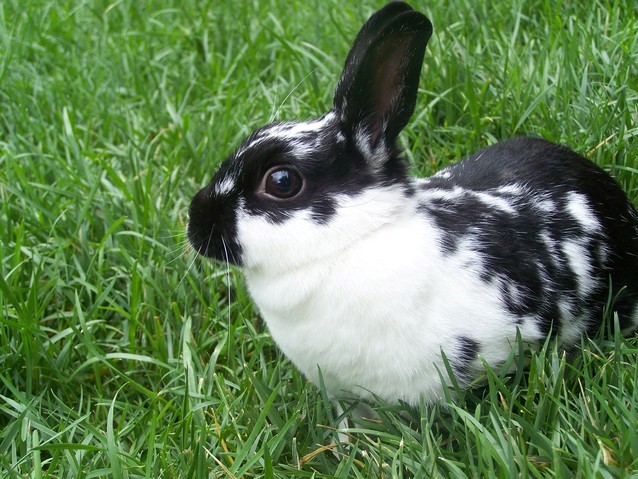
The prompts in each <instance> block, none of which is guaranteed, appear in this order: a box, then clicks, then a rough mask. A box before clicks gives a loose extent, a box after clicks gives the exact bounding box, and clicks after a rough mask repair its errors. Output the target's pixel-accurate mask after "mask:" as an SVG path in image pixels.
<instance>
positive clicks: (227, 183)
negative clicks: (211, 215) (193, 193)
mask: <svg viewBox="0 0 638 479" xmlns="http://www.w3.org/2000/svg"><path fill="white" fill-rule="evenodd" d="M235 181H236V179H235V178H234V177H233V176H232V175H226V176H225V177H224V179H223V180H222V181H220V182H219V183H217V184H215V187H214V191H215V194H216V195H217V196H223V195H227V194H228V193H230V192H231V191H232V190H233V188H234V187H235Z"/></svg>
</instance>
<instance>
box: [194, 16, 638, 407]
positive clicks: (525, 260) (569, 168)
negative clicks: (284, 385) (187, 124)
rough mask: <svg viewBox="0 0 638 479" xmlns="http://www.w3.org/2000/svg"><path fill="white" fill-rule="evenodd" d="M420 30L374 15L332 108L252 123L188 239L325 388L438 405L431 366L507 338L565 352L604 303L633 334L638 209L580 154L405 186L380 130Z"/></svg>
mask: <svg viewBox="0 0 638 479" xmlns="http://www.w3.org/2000/svg"><path fill="white" fill-rule="evenodd" d="M430 32H431V26H430V24H429V21H428V20H427V19H426V18H425V17H424V16H423V15H421V14H419V13H417V12H415V11H414V10H412V9H411V8H410V7H409V6H407V5H406V4H403V3H392V4H389V5H387V6H386V7H384V8H383V9H382V10H380V11H379V12H377V13H376V14H375V15H373V16H372V17H371V19H370V20H369V21H368V22H367V23H366V25H365V26H364V27H363V29H362V30H361V32H360V33H359V36H358V37H357V39H356V40H355V43H354V45H353V47H352V50H351V52H350V54H349V55H348V59H347V60H346V65H345V67H344V72H343V75H342V78H341V81H340V82H339V84H338V86H337V89H336V92H335V100H334V107H333V109H331V110H330V111H329V112H328V113H327V114H325V115H323V116H322V117H320V118H318V119H316V120H313V121H309V122H305V123H279V124H273V125H268V126H266V127H263V128H261V129H259V130H257V131H256V132H255V133H254V134H253V135H251V136H250V137H249V138H248V139H247V140H246V141H245V142H244V144H243V145H242V146H240V147H239V148H238V150H237V151H236V152H235V153H234V154H233V155H231V157H230V158H229V159H228V160H227V161H226V162H225V163H224V164H223V165H222V167H221V168H220V170H219V171H218V172H217V174H216V175H215V177H214V178H213V180H212V181H211V183H210V184H209V185H208V186H206V187H205V188H203V189H202V190H201V191H200V192H199V193H198V194H197V195H196V196H195V198H194V199H193V202H192V204H191V208H190V221H189V226H188V234H189V238H190V240H191V243H192V244H193V246H194V247H195V248H196V249H197V251H198V252H199V253H201V254H203V255H206V256H210V257H214V258H217V259H220V260H224V261H228V262H231V263H234V264H237V265H239V266H241V267H242V268H243V270H244V274H245V278H246V281H247V284H248V287H249V290H250V293H251V296H252V297H253V299H254V300H255V303H256V304H257V306H258V307H259V310H260V312H261V314H262V316H263V318H264V320H265V321H266V323H267V324H268V328H269V330H270V331H271V333H272V336H273V338H274V339H275V341H276V342H277V344H278V345H279V346H280V347H281V349H282V350H283V352H284V353H285V354H286V355H287V356H288V357H289V358H290V359H291V360H292V362H293V363H294V364H295V365H297V367H299V368H300V370H301V371H302V372H303V373H304V374H305V375H307V376H308V377H309V378H311V379H313V380H314V381H319V379H320V376H321V378H322V380H323V381H324V384H325V385H326V387H327V389H328V391H329V392H330V393H331V394H333V395H334V396H341V395H344V394H354V395H356V396H359V397H364V398H370V397H373V396H378V397H380V398H382V399H384V400H386V401H390V402H395V401H398V400H402V401H405V402H408V403H410V404H417V403H418V402H419V400H420V399H421V398H424V399H426V400H434V399H437V398H440V397H441V396H442V394H443V389H442V388H443V387H444V386H443V385H442V382H441V379H442V378H443V379H445V376H446V367H445V363H444V359H443V358H444V356H445V357H446V358H447V360H448V361H449V364H450V366H451V367H452V369H453V371H454V372H455V373H456V376H457V378H458V379H459V381H460V383H461V384H464V385H467V384H468V383H469V382H471V381H472V380H473V379H474V378H475V377H476V375H477V373H478V372H479V371H480V370H481V368H482V361H486V362H487V363H489V364H491V365H493V366H495V367H497V366H499V365H500V364H501V363H503V361H505V360H506V358H507V357H508V356H509V355H510V353H511V348H512V345H513V343H514V341H515V340H516V337H517V334H520V336H521V338H522V339H523V341H525V342H526V343H529V344H531V345H532V346H533V345H538V344H539V343H541V342H542V341H544V340H545V339H546V338H547V337H548V336H550V335H551V336H554V337H556V338H557V340H558V341H559V342H560V343H561V344H562V345H564V346H565V347H569V346H571V345H573V344H574V343H577V342H578V341H579V338H580V336H581V335H582V334H583V333H585V332H587V333H593V332H596V331H597V330H598V329H599V328H600V324H601V320H602V316H603V309H604V307H605V305H606V304H607V302H608V298H609V295H610V294H611V296H612V297H617V301H616V302H615V305H614V309H615V310H616V311H617V312H618V314H619V318H620V322H621V327H622V328H623V329H625V330H628V331H630V330H633V329H635V328H636V326H637V325H638V279H637V277H638V274H637V272H638V217H637V216H636V212H635V210H634V208H633V206H632V205H631V203H630V202H629V200H628V199H627V197H626V195H625V194H624V193H623V192H622V190H621V189H620V188H619V187H618V185H617V184H616V183H615V182H614V180H613V179H612V178H611V177H610V176H609V175H607V174H606V173H605V172H604V171H602V170H601V169H600V168H598V167H597V166H595V165H593V164H592V163H591V162H589V161H588V160H586V159H584V158H582V157H580V156H579V155H577V154H576V153H574V152H572V151H571V150H569V149H567V148H564V147H560V146H557V145H554V144H552V143H549V142H546V141H544V140H537V139H516V140H510V141H507V142H504V143H501V144H497V145H494V146H492V147H490V148H487V149H486V150H484V151H482V152H480V153H478V154H476V155H473V156H471V157H469V158H467V159H465V160H463V161H461V162H459V163H457V164H455V165H453V166H450V167H448V168H446V169H445V170H443V171H441V172H439V173H437V174H436V175H434V176H432V177H430V178H426V179H417V178H411V177H410V176H408V174H407V166H406V163H405V161H404V160H403V159H402V158H401V155H400V152H399V150H398V147H397V146H396V137H397V135H398V133H399V132H400V130H401V129H402V128H403V126H404V125H405V123H407V121H408V119H409V117H410V115H411V113H412V111H413V108H414V102H415V100H416V91H417V84H418V78H419V72H420V68H421V62H422V59H423V53H424V51H425V44H426V43H427V39H428V38H429V34H430ZM610 284H611V286H612V288H611V290H610Z"/></svg>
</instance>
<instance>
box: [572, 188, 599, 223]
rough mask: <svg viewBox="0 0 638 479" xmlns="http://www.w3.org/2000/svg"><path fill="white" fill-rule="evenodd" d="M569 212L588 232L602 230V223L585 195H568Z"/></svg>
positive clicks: (573, 192)
mask: <svg viewBox="0 0 638 479" xmlns="http://www.w3.org/2000/svg"><path fill="white" fill-rule="evenodd" d="M566 201H567V212H568V213H569V215H570V216H571V217H572V218H574V219H575V220H576V221H578V223H579V224H580V225H581V226H582V227H583V229H584V230H585V231H587V232H593V231H596V230H598V229H600V223H599V222H598V220H597V219H596V216H595V215H594V213H593V212H592V210H591V207H590V206H589V202H588V201H587V198H586V197H585V195H583V194H580V193H576V192H575V191H570V192H569V193H567V198H566Z"/></svg>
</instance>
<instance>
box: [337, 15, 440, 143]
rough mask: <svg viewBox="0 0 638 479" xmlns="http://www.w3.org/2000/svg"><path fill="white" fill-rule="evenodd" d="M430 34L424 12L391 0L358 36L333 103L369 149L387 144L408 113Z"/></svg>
mask: <svg viewBox="0 0 638 479" xmlns="http://www.w3.org/2000/svg"><path fill="white" fill-rule="evenodd" d="M431 34H432V24H431V23H430V21H429V20H428V19H427V18H426V17H425V16H424V15H422V14H421V13H419V12H417V11H415V10H413V9H412V7H410V6H409V5H407V4H405V3H401V2H394V3H390V4H388V5H386V6H385V7H384V8H382V9H381V10H379V11H378V12H376V13H375V14H374V15H372V17H370V19H369V20H368V21H367V22H366V23H365V25H364V26H363V28H362V29H361V31H360V32H359V34H358V35H357V38H356V39H355V41H354V44H353V46H352V48H351V50H350V53H349V54H348V58H347V59H346V63H345V66H344V69H343V73H342V74H341V79H340V80H339V83H338V84H337V87H336V89H335V97H334V108H335V110H336V111H337V113H338V114H339V116H340V119H341V121H342V124H343V127H344V129H345V131H346V133H347V134H349V135H352V136H353V137H354V139H355V141H356V142H357V144H358V146H359V147H360V148H363V149H364V151H370V152H372V151H374V150H375V149H376V147H377V146H379V144H380V143H381V142H382V143H383V144H384V145H385V146H386V147H389V146H390V145H392V144H393V143H394V141H395V140H396V137H397V136H398V134H399V132H400V131H401V130H402V129H403V127H404V126H405V125H406V124H407V122H408V120H409V119H410V116H412V112H413V111H414V105H415V103H416V95H417V88H418V85H419V76H420V73H421V66H422V64H423V56H424V54H425V47H426V45H427V43H428V40H429V38H430V35H431ZM361 142H363V144H361Z"/></svg>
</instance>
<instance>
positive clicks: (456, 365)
mask: <svg viewBox="0 0 638 479" xmlns="http://www.w3.org/2000/svg"><path fill="white" fill-rule="evenodd" d="M456 348H457V351H456V354H455V356H454V360H453V361H451V365H452V369H453V370H454V374H456V375H457V376H458V378H459V379H460V380H464V379H465V378H467V377H468V376H471V372H472V366H473V365H475V363H476V361H477V359H478V354H479V352H480V349H481V345H480V344H479V343H478V341H475V340H474V339H472V338H469V337H467V336H458V337H457V338H456Z"/></svg>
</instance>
